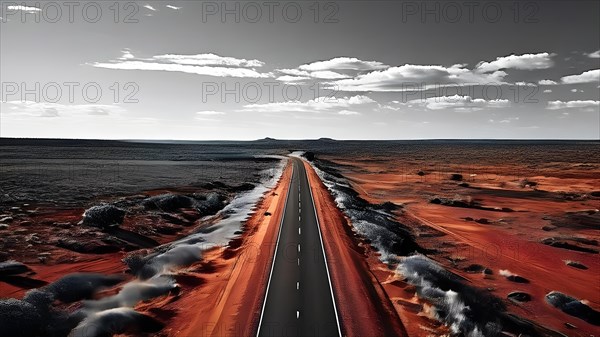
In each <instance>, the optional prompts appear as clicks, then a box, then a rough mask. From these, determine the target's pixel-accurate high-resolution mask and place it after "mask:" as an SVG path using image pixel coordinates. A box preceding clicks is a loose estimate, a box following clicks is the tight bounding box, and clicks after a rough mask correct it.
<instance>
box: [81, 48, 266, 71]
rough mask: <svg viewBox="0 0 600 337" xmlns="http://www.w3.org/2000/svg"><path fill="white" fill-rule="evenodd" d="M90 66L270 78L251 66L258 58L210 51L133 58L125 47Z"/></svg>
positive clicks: (260, 65) (258, 62)
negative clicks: (115, 55)
mask: <svg viewBox="0 0 600 337" xmlns="http://www.w3.org/2000/svg"><path fill="white" fill-rule="evenodd" d="M90 65H91V66H93V67H96V68H105V69H118V70H154V71H169V72H182V73H188V74H196V75H207V76H216V77H250V78H270V77H273V75H272V74H271V73H260V72H257V71H256V70H255V69H254V68H255V67H262V66H263V65H264V62H261V61H259V60H247V59H240V58H235V57H227V56H219V55H216V54H211V53H207V54H194V55H179V54H164V55H156V56H152V57H151V58H135V57H134V56H133V54H132V53H131V52H130V51H129V50H128V49H125V50H124V51H123V56H121V57H120V58H119V59H118V60H115V61H110V62H95V63H92V64H90Z"/></svg>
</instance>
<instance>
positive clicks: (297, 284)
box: [296, 282, 300, 290]
mask: <svg viewBox="0 0 600 337" xmlns="http://www.w3.org/2000/svg"><path fill="white" fill-rule="evenodd" d="M299 289H300V282H296V290H299Z"/></svg>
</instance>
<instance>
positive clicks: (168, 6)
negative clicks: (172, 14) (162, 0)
mask: <svg viewBox="0 0 600 337" xmlns="http://www.w3.org/2000/svg"><path fill="white" fill-rule="evenodd" d="M165 7H167V8H169V9H173V10H179V9H181V7H177V6H173V5H166V6H165Z"/></svg>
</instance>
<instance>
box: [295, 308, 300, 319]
mask: <svg viewBox="0 0 600 337" xmlns="http://www.w3.org/2000/svg"><path fill="white" fill-rule="evenodd" d="M299 317H300V311H298V310H296V319H298V318H299Z"/></svg>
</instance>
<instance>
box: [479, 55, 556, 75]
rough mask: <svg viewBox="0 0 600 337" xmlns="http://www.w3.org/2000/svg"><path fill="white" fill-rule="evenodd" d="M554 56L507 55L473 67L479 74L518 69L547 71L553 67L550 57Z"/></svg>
mask: <svg viewBox="0 0 600 337" xmlns="http://www.w3.org/2000/svg"><path fill="white" fill-rule="evenodd" d="M553 56H554V54H549V53H538V54H523V55H514V54H513V55H509V56H503V57H498V58H496V60H494V61H491V62H479V64H477V66H476V67H475V68H476V70H477V71H480V72H484V73H487V72H493V71H497V70H500V69H519V70H535V69H547V68H550V67H552V66H553V65H554V62H553V61H552V57H553Z"/></svg>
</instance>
